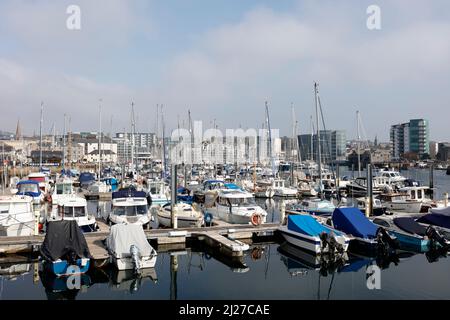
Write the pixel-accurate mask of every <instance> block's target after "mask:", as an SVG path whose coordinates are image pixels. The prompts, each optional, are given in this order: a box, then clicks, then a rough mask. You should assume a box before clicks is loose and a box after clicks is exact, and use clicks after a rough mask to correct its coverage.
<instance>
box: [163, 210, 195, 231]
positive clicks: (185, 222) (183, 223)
mask: <svg viewBox="0 0 450 320" xmlns="http://www.w3.org/2000/svg"><path fill="white" fill-rule="evenodd" d="M157 217H158V223H159V224H160V225H162V226H164V227H168V228H170V227H171V226H172V219H171V217H170V216H168V215H162V214H161V213H160V212H158V214H157ZM202 224H203V217H202V216H200V217H183V216H178V217H177V225H178V228H195V227H201V226H202Z"/></svg>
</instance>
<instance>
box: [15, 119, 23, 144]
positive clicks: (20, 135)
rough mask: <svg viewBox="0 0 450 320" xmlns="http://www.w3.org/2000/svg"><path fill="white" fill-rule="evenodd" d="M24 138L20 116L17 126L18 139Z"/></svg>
mask: <svg viewBox="0 0 450 320" xmlns="http://www.w3.org/2000/svg"><path fill="white" fill-rule="evenodd" d="M21 139H22V130H21V128H20V118H19V119H17V126H16V140H21Z"/></svg>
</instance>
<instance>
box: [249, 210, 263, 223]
mask: <svg viewBox="0 0 450 320" xmlns="http://www.w3.org/2000/svg"><path fill="white" fill-rule="evenodd" d="M250 222H251V223H252V225H254V226H259V225H260V224H261V223H262V216H261V215H260V214H259V213H254V214H252V217H251V219H250Z"/></svg>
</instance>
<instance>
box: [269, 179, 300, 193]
mask: <svg viewBox="0 0 450 320" xmlns="http://www.w3.org/2000/svg"><path fill="white" fill-rule="evenodd" d="M272 189H273V191H274V196H275V197H297V195H298V190H297V188H288V187H286V186H285V181H284V180H282V179H275V180H273V182H272Z"/></svg>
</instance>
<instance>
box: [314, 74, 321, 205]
mask: <svg viewBox="0 0 450 320" xmlns="http://www.w3.org/2000/svg"><path fill="white" fill-rule="evenodd" d="M318 94H319V88H318V84H317V83H316V82H314V101H315V106H316V132H317V163H318V165H319V192H320V198H321V199H323V193H322V155H321V151H320V130H319V109H318V108H317V99H318Z"/></svg>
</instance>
